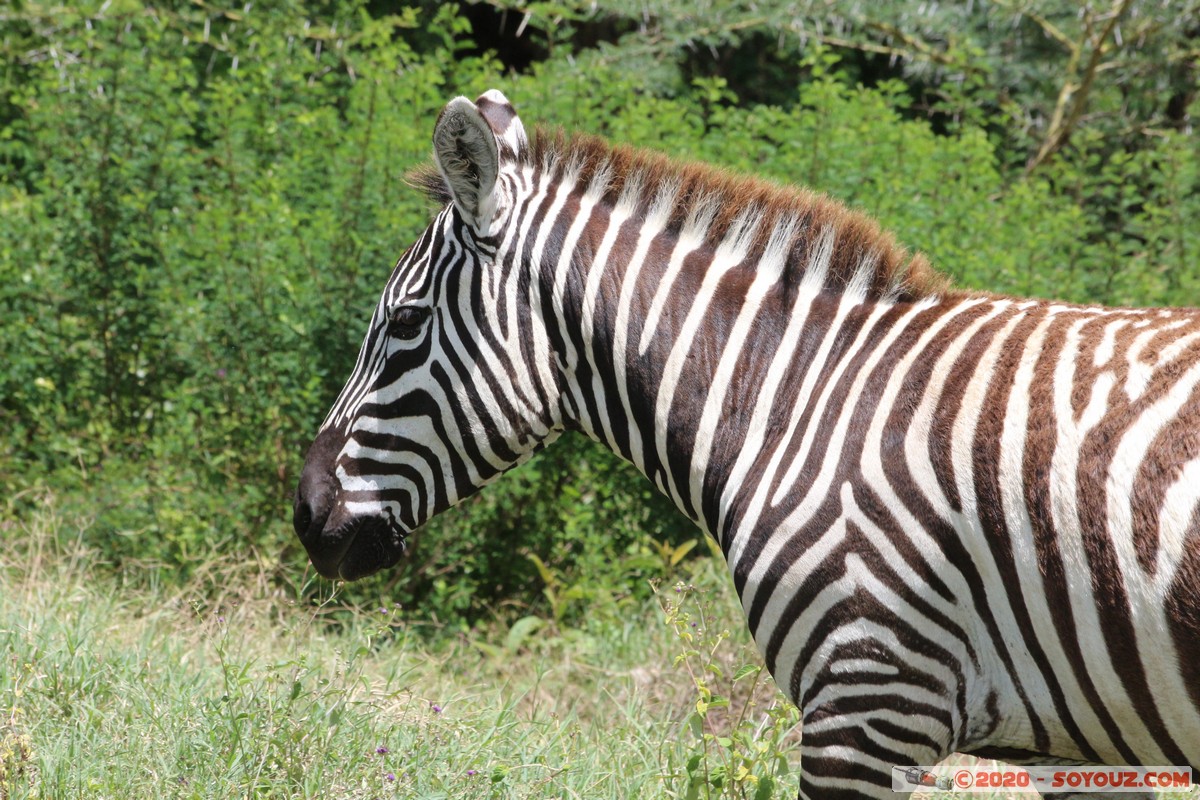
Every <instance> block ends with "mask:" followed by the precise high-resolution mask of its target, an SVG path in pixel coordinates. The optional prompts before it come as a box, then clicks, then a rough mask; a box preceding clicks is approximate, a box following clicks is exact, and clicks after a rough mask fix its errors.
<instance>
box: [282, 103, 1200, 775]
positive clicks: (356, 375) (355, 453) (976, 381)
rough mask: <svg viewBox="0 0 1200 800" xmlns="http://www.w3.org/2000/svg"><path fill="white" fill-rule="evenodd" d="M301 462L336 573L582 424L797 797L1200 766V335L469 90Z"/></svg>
mask: <svg viewBox="0 0 1200 800" xmlns="http://www.w3.org/2000/svg"><path fill="white" fill-rule="evenodd" d="M413 175H414V177H413V178H411V181H412V182H413V183H414V184H416V185H417V187H418V188H420V189H422V190H423V191H425V192H426V193H427V194H428V195H429V196H430V197H431V198H433V199H434V200H435V201H436V202H437V203H438V204H440V205H441V206H442V208H441V211H440V212H439V213H437V215H436V217H435V218H434V219H433V221H432V223H431V224H430V225H429V227H428V228H427V229H426V230H425V231H424V233H422V234H421V236H420V238H419V239H417V241H416V243H415V244H413V245H412V246H411V247H410V248H409V249H408V250H407V251H406V252H405V253H404V254H403V255H402V256H401V257H400V259H399V262H398V263H397V265H396V267H395V269H394V271H393V273H392V275H391V277H390V279H389V280H388V282H387V284H386V287H385V289H384V291H383V294H382V296H381V298H380V300H379V303H378V305H377V307H376V308H375V311H374V315H373V317H372V318H371V321H370V326H369V328H368V331H367V334H366V337H365V340H364V342H363V344H362V347H361V350H360V352H359V354H358V358H357V361H356V363H355V365H354V369H353V371H352V372H351V374H350V377H349V379H348V380H347V382H346V384H345V387H344V389H343V390H342V392H341V394H340V395H339V396H338V398H337V400H336V401H335V402H334V404H333V406H332V408H331V409H330V411H329V413H328V416H327V417H326V418H325V420H324V422H323V423H322V425H321V427H320V429H319V431H318V433H317V435H316V438H315V439H314V441H313V443H312V445H311V447H310V449H309V451H308V454H307V457H306V460H305V464H304V468H303V472H302V473H301V477H300V481H299V487H298V489H297V494H296V499H295V505H294V517H293V522H294V527H295V529H296V532H297V535H298V536H299V538H300V540H301V542H302V543H303V545H304V546H305V548H306V549H307V551H308V554H309V556H310V558H311V561H312V564H313V565H314V567H315V568H316V570H317V571H318V572H319V573H320V574H321V575H323V576H326V577H329V578H341V579H345V580H353V579H356V578H359V577H362V576H365V575H367V574H370V573H373V572H375V571H377V570H380V569H383V568H386V567H388V566H391V565H392V564H394V563H395V562H396V561H397V560H399V559H400V558H401V557H402V556H403V554H404V552H405V549H406V546H407V545H406V539H407V537H408V535H409V533H410V532H411V531H413V530H414V529H415V528H417V527H418V526H419V525H421V524H422V523H424V522H425V521H426V520H428V519H429V518H430V517H431V516H432V515H434V514H437V513H439V512H441V511H443V510H445V509H447V508H449V507H450V506H452V505H454V504H455V503H458V502H459V501H461V500H463V499H464V498H466V497H467V496H469V495H471V494H472V493H474V492H476V491H478V490H479V489H480V488H481V487H483V486H484V485H485V484H487V483H489V482H490V481H492V480H493V479H495V478H496V477H497V476H499V475H500V474H501V473H503V472H505V471H506V470H508V469H510V468H512V467H514V466H516V465H518V464H520V463H522V462H524V461H526V460H527V459H528V458H530V457H531V456H532V455H533V454H534V453H536V452H538V451H540V450H541V449H542V448H544V447H546V446H548V445H550V444H551V443H552V442H553V441H554V440H555V439H556V438H557V437H558V436H559V435H560V434H562V433H563V432H565V431H578V432H582V433H583V434H585V435H587V436H589V437H591V438H593V439H595V440H597V441H599V442H602V443H603V444H605V445H607V446H608V447H609V448H611V449H612V451H613V452H614V453H616V454H618V455H619V456H621V457H622V458H624V459H625V460H627V461H629V462H630V463H632V464H633V465H634V466H635V467H636V468H637V469H638V470H640V471H641V472H642V473H643V474H644V475H645V476H646V477H647V478H648V479H649V480H650V481H652V482H653V483H654V484H655V486H657V488H658V489H659V491H661V492H663V493H664V494H666V495H668V496H669V497H670V498H671V499H672V500H673V501H674V503H675V505H676V506H677V507H678V508H679V510H680V511H681V512H682V513H683V514H685V515H687V516H688V517H689V518H690V519H692V520H693V521H694V522H695V523H696V524H697V525H698V526H699V527H700V528H701V529H702V530H703V531H704V532H706V533H707V534H708V535H711V536H712V537H714V539H715V541H716V543H717V544H718V545H719V546H720V548H721V550H722V552H723V553H724V554H725V557H726V560H727V563H728V568H729V571H730V573H731V576H732V580H733V583H734V586H735V588H736V590H737V593H738V595H739V597H740V600H741V604H742V607H743V610H744V612H745V616H746V620H747V623H748V625H749V628H750V632H751V633H752V635H753V638H754V641H755V643H756V645H757V647H758V649H759V650H760V651H761V653H762V655H763V657H764V659H765V662H766V665H767V667H768V669H769V670H770V672H771V674H772V675H773V676H774V678H775V681H776V683H777V684H778V686H779V687H780V688H781V689H782V691H783V692H784V693H785V694H786V695H787V696H788V697H789V698H790V699H791V700H792V701H793V702H794V703H795V704H796V705H797V706H798V708H799V709H800V710H801V716H802V722H801V724H802V738H801V745H800V759H801V761H800V765H801V778H800V797H802V798H836V797H845V798H851V797H852V798H880V797H890V796H892V789H891V777H890V776H891V769H892V767H893V766H897V765H932V764H937V763H938V762H939V761H941V760H942V759H943V758H944V757H946V756H947V755H948V754H950V753H954V752H962V753H969V754H974V755H979V756H983V757H993V758H999V759H1002V760H1006V761H1011V762H1014V763H1023V764H1059V763H1079V764H1108V765H1124V764H1146V765H1158V764H1164V765H1179V766H1181V767H1185V768H1190V769H1191V770H1192V775H1193V778H1194V777H1195V776H1196V775H1197V772H1196V770H1197V769H1200V508H1198V506H1200V312H1198V311H1196V310H1184V309H1128V308H1103V307H1093V306H1080V305H1071V304H1067V303H1062V302H1052V301H1043V300H1032V299H1022V298H1016V297H1008V296H1001V295H994V294H988V293H984V292H973V291H965V290H960V289H954V288H952V287H951V285H950V283H949V281H948V280H947V279H946V278H944V277H943V276H942V275H941V274H940V273H939V272H937V271H936V270H935V269H933V267H931V266H930V264H929V262H928V260H927V259H925V258H924V257H923V256H921V255H919V254H911V253H909V252H908V251H906V250H905V249H904V248H903V247H901V246H900V245H899V244H898V243H897V242H896V241H895V239H894V237H893V236H891V235H890V234H888V233H886V232H884V231H882V230H881V229H880V227H879V226H878V224H877V223H875V222H874V221H873V220H871V219H869V218H868V217H867V216H866V215H865V214H862V213H859V212H856V211H853V210H850V209H848V208H846V207H845V206H843V205H841V204H839V203H838V202H836V201H834V200H832V199H829V198H828V197H825V196H823V195H818V194H815V193H812V192H809V191H807V190H804V189H799V188H795V187H787V186H778V185H774V184H769V183H767V182H765V181H762V180H758V179H755V178H751V177H742V176H737V175H733V174H730V173H728V172H725V171H721V170H718V169H715V168H712V167H709V166H705V165H701V164H693V163H678V162H676V161H672V160H670V159H668V158H667V157H665V156H662V155H658V154H654V153H650V152H646V151H642V150H638V149H633V148H630V147H624V146H614V145H610V144H609V143H607V142H606V141H604V140H602V139H600V138H597V137H593V136H589V135H584V134H566V133H563V132H562V131H557V130H548V129H539V130H538V131H537V132H536V134H535V136H533V137H529V136H528V135H527V134H526V131H525V127H524V125H523V124H522V123H521V121H520V119H519V118H518V117H517V115H516V112H515V110H514V108H513V106H512V105H511V104H510V103H509V101H508V100H507V99H506V98H505V96H504V95H503V94H502V93H500V92H498V91H496V90H492V91H489V92H486V93H485V94H483V95H482V96H480V97H479V98H478V99H477V100H476V101H474V102H472V101H471V100H469V99H467V98H465V97H457V98H455V99H453V100H451V101H450V102H449V103H448V104H447V105H446V106H445V108H444V109H443V110H442V112H441V114H440V116H439V117H438V120H437V122H436V124H435V127H434V133H433V167H429V166H426V167H425V168H421V169H418V171H417V172H415V173H413Z"/></svg>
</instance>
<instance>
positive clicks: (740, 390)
mask: <svg viewBox="0 0 1200 800" xmlns="http://www.w3.org/2000/svg"><path fill="white" fill-rule="evenodd" d="M577 199H578V202H579V209H578V212H577V213H576V214H575V216H574V217H573V222H572V223H571V224H570V225H569V227H568V228H567V231H566V234H565V235H563V236H562V238H561V242H562V249H561V250H560V251H558V252H547V256H549V257H545V258H543V260H542V261H541V264H540V270H539V275H540V278H539V280H538V283H539V284H540V286H541V291H542V292H543V298H546V299H548V302H547V301H545V300H544V301H543V308H544V309H546V316H547V320H546V321H547V323H548V339H549V341H550V343H551V345H550V346H551V348H552V349H553V351H554V359H555V361H556V363H557V368H558V370H559V373H560V381H559V384H560V387H561V390H562V393H561V414H562V418H563V420H564V424H565V425H566V427H568V428H575V429H578V430H580V431H582V432H583V433H585V434H586V435H588V436H590V437H592V438H594V439H596V440H597V441H599V442H602V443H604V444H606V445H607V446H608V447H609V448H610V449H612V451H613V452H614V453H616V454H618V455H619V456H621V457H623V458H624V459H626V460H627V461H629V462H631V463H632V464H633V465H634V466H635V467H637V468H638V469H639V470H640V471H641V472H642V473H643V474H644V475H646V476H647V477H648V478H649V479H650V480H651V481H652V482H653V483H654V484H655V486H657V487H658V489H659V490H660V491H661V492H663V493H664V494H665V495H667V496H668V497H670V498H671V499H672V500H673V501H674V503H675V504H676V506H677V507H678V508H679V509H680V510H681V511H682V512H683V513H684V514H686V515H687V516H688V517H690V518H691V519H692V520H694V521H696V522H697V523H698V524H699V525H700V526H701V527H702V528H704V529H705V530H706V531H708V532H709V533H712V534H714V535H716V536H717V537H718V539H723V538H724V537H723V536H722V530H721V528H722V527H725V526H726V525H727V524H728V521H729V519H730V515H729V513H728V512H729V507H730V505H731V504H736V503H737V502H738V500H739V498H738V496H737V493H736V492H731V491H727V488H728V486H729V484H730V481H731V479H734V478H736V477H737V476H738V475H744V474H745V472H746V471H747V470H749V469H751V465H753V464H754V463H755V461H756V459H757V458H758V456H759V453H760V452H761V450H762V448H763V446H764V443H766V442H767V441H768V440H769V433H770V426H771V424H772V420H773V417H772V413H773V411H776V412H777V409H774V407H773V405H774V404H773V398H774V396H775V394H776V393H777V392H778V391H779V390H780V389H781V387H782V386H783V385H784V383H785V382H786V383H787V384H788V386H789V387H790V386H791V385H792V384H794V383H796V381H797V380H798V379H799V378H802V377H803V376H802V375H799V374H798V373H797V372H796V367H797V365H798V364H799V365H800V367H801V368H803V369H807V368H808V367H812V368H814V369H816V368H820V367H821V366H822V365H820V364H817V365H814V364H813V363H810V361H806V360H805V358H804V357H803V354H804V353H809V351H811V350H812V347H811V346H806V344H805V343H806V342H810V343H811V342H814V341H821V340H824V339H829V340H830V341H831V342H837V341H839V340H838V339H837V337H836V336H830V335H829V332H830V330H831V329H832V328H833V327H835V326H838V325H840V324H843V323H844V321H845V316H846V315H845V310H846V309H849V308H857V309H858V310H859V314H862V313H865V309H866V307H867V306H868V305H870V303H869V302H868V301H867V298H866V296H865V290H864V289H863V287H862V285H860V284H861V283H862V282H858V283H856V282H855V280H854V278H853V276H852V277H851V279H849V280H843V282H842V283H843V287H844V290H843V291H842V292H840V293H835V292H832V291H830V290H829V288H828V285H827V284H828V277H829V276H828V274H827V272H828V267H829V263H830V260H831V253H832V250H833V242H834V239H835V238H836V237H835V231H834V230H833V229H832V228H829V229H827V230H825V231H823V232H821V233H820V234H819V235H815V236H810V237H806V239H805V242H804V244H803V246H801V245H798V239H799V237H797V235H796V223H795V222H794V218H792V219H791V221H789V220H786V219H785V220H783V221H779V222H776V223H775V227H774V229H773V230H771V231H769V232H767V233H766V234H765V235H764V233H763V232H762V231H760V230H758V228H757V221H756V220H755V219H753V218H752V216H751V214H750V213H749V212H747V213H743V214H742V215H740V216H739V217H738V218H737V219H736V220H735V221H734V222H733V223H732V224H731V225H728V226H726V227H725V228H724V229H723V235H722V237H721V238H720V239H719V240H718V241H710V240H709V239H708V238H707V237H706V236H705V234H706V232H707V231H706V224H707V223H706V220H705V219H704V215H703V214H699V215H697V214H693V215H691V216H690V217H689V220H688V222H686V223H685V224H684V225H682V226H672V227H670V228H669V227H668V224H667V223H668V218H669V217H670V213H669V210H667V211H660V210H657V209H656V208H655V207H654V206H653V204H652V205H651V207H650V209H649V210H648V211H645V210H643V211H642V213H641V215H640V216H635V214H634V213H633V210H632V209H626V208H622V206H621V204H620V203H617V204H616V205H609V206H606V205H603V204H602V203H600V202H597V200H598V198H597V200H589V198H588V197H587V196H586V194H585V195H584V196H583V197H582V198H578V197H577ZM708 221H711V219H710V220H708ZM560 230H561V228H560ZM555 238H557V237H549V238H548V240H553V239H555ZM755 240H757V241H758V245H757V246H756V247H754V248H751V246H750V243H751V242H753V241H755ZM873 268H874V265H873V264H871V263H870V260H869V258H864V260H863V266H862V273H863V274H870V272H871V270H873ZM838 347H839V346H838V345H836V344H835V345H831V349H830V350H829V352H826V353H825V354H824V359H825V360H828V359H836V358H838V357H839V354H838V352H837V351H838ZM805 365H807V367H806V366H805Z"/></svg>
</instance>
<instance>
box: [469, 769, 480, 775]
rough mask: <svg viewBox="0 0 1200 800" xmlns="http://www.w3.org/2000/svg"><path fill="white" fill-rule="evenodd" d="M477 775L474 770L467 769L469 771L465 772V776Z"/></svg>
mask: <svg viewBox="0 0 1200 800" xmlns="http://www.w3.org/2000/svg"><path fill="white" fill-rule="evenodd" d="M478 774H479V773H478V772H476V771H475V770H473V769H469V770H467V775H468V776H471V775H478Z"/></svg>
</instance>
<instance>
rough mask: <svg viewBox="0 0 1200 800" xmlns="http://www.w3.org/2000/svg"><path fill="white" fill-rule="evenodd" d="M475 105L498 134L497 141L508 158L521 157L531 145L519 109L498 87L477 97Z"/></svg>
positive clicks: (493, 131)
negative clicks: (519, 115) (518, 112)
mask: <svg viewBox="0 0 1200 800" xmlns="http://www.w3.org/2000/svg"><path fill="white" fill-rule="evenodd" d="M475 106H476V108H478V109H479V112H480V113H481V114H483V118H484V119H485V120H486V121H487V124H488V127H490V128H491V129H492V133H494V134H496V141H497V142H499V143H500V149H501V151H503V153H502V154H503V155H504V156H505V157H506V158H513V159H515V158H519V157H520V156H521V155H522V154H523V153H524V152H525V148H526V147H528V146H529V137H528V136H526V135H525V126H524V125H522V124H521V119H520V118H519V117H518V116H517V110H516V109H515V108H513V106H512V103H510V102H508V98H507V97H505V96H504V93H503V92H501V91H499V90H498V89H489V90H487V91H486V92H484V93H483V94H481V95H479V97H477V98H476V99H475Z"/></svg>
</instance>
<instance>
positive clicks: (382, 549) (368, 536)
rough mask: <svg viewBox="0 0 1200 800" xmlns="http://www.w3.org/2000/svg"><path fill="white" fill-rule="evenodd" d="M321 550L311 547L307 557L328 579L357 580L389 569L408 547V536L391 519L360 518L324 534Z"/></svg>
mask: <svg viewBox="0 0 1200 800" xmlns="http://www.w3.org/2000/svg"><path fill="white" fill-rule="evenodd" d="M321 540H322V542H321V543H322V545H324V546H323V547H321V548H320V549H318V548H316V547H311V546H310V547H308V548H307V549H308V556H309V559H310V560H311V561H312V564H313V566H314V567H316V570H317V572H318V573H320V574H321V575H322V576H323V577H325V578H330V579H333V580H343V581H356V580H359V579H360V578H365V577H367V576H368V575H373V574H374V573H376V572H379V571H380V570H382V569H386V568H388V567H390V566H392V565H393V564H395V563H396V562H397V561H399V560H400V559H401V558H403V557H404V554H405V552H407V550H408V536H407V534H406V533H405V531H404V530H403V529H402V528H400V527H399V526H398V525H396V524H395V523H394V522H393V521H392V520H390V519H385V518H383V517H359V518H356V519H352V520H349V521H347V522H345V523H343V524H342V525H340V526H338V528H337V529H335V530H334V531H332V532H331V533H328V534H323V535H322V536H321Z"/></svg>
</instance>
